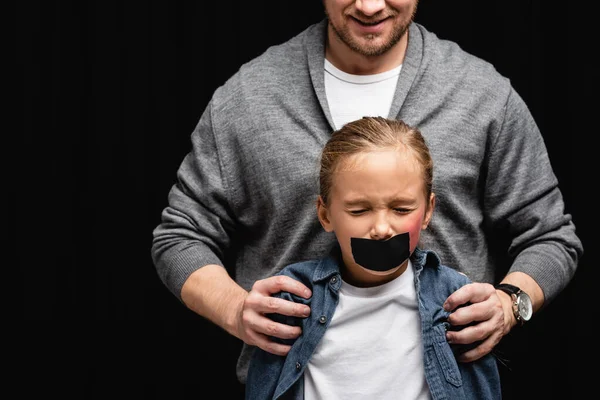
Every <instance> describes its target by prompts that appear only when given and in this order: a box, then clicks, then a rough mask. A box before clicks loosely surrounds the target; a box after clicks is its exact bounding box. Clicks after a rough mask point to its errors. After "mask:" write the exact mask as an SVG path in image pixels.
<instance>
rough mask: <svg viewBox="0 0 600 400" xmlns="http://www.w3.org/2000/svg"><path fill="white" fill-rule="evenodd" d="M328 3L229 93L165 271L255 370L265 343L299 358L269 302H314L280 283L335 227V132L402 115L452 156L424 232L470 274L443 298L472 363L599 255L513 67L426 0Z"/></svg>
mask: <svg viewBox="0 0 600 400" xmlns="http://www.w3.org/2000/svg"><path fill="white" fill-rule="evenodd" d="M323 4H324V9H325V12H326V18H324V19H323V20H322V21H321V22H319V23H317V24H314V25H312V26H309V27H307V28H306V29H305V30H304V31H303V32H300V33H299V34H298V35H297V36H295V37H293V38H291V39H290V40H289V41H287V42H285V43H282V44H279V45H276V46H272V47H270V48H269V49H267V50H266V51H265V52H264V53H263V54H261V55H260V56H259V57H257V58H255V59H254V60H251V61H250V62H248V63H246V64H244V65H243V66H242V67H241V68H240V69H239V71H238V72H237V73H236V74H234V75H233V76H232V77H231V78H230V79H228V80H227V82H225V83H224V84H223V85H222V86H221V87H219V88H218V89H217V90H216V91H215V93H214V95H213V96H212V98H211V100H210V103H209V104H208V105H207V107H206V109H205V111H204V112H203V114H202V116H201V117H200V120H199V122H198V124H197V126H196V128H195V130H194V132H193V133H192V135H191V142H192V148H191V151H190V152H189V154H188V155H187V156H186V157H185V158H184V160H183V161H182V163H181V165H180V168H179V170H178V171H177V178H178V180H177V183H176V184H175V185H173V187H172V189H171V191H170V193H169V199H168V204H167V206H166V207H165V209H164V211H163V213H162V221H161V223H160V224H159V225H158V226H157V227H156V228H155V230H154V232H153V243H152V256H153V260H154V263H155V266H156V269H157V272H158V274H159V276H160V277H161V279H162V281H163V282H164V284H165V285H166V286H167V287H168V288H169V289H170V291H171V292H172V293H173V295H175V296H176V297H177V298H178V299H180V300H181V301H182V302H183V304H185V306H187V307H189V308H190V309H191V310H193V311H194V312H196V313H197V314H198V315H200V316H202V317H205V318H207V319H208V320H210V321H212V322H214V323H215V324H217V325H218V326H220V327H222V328H223V329H224V330H225V331H227V332H228V333H230V334H231V335H234V336H235V337H237V338H239V339H240V340H242V341H243V342H244V346H243V348H242V353H241V354H240V357H239V360H238V364H237V375H238V378H239V380H240V382H242V383H244V382H245V380H246V374H247V369H248V362H249V359H250V355H251V353H252V349H253V348H254V347H259V348H261V349H263V350H265V351H266V352H269V353H272V354H274V355H278V356H284V355H286V354H287V353H288V352H289V351H290V344H289V343H285V341H286V340H293V339H296V338H298V337H299V336H300V335H301V334H302V331H301V329H300V328H299V327H298V326H290V325H287V324H285V323H274V322H273V321H272V320H271V319H269V318H268V317H267V316H266V315H267V314H270V313H273V312H277V313H280V314H283V315H288V316H290V317H307V316H308V315H310V312H311V310H310V308H309V307H307V306H306V305H304V304H300V303H293V302H289V301H286V300H284V299H275V298H274V297H272V294H274V293H278V292H281V291H286V292H290V293H293V294H295V295H297V296H301V297H305V298H309V297H310V296H311V292H310V290H309V289H308V288H307V287H306V286H305V285H304V284H303V283H302V282H299V281H297V280H294V279H292V278H291V277H285V276H274V275H276V274H277V273H278V272H279V271H281V269H282V268H283V267H284V266H285V265H288V264H292V263H294V262H298V261H302V260H307V259H316V258H320V257H322V256H323V255H325V254H327V253H328V252H329V250H330V248H331V246H333V245H334V243H335V236H334V235H333V234H332V233H331V232H325V231H324V230H322V229H321V226H320V224H319V221H318V219H317V218H316V216H315V214H314V202H315V200H316V198H317V196H318V187H317V173H318V172H317V168H316V165H317V164H318V157H319V154H320V152H321V150H322V147H323V145H324V144H325V143H326V142H327V140H328V139H329V137H330V135H331V132H332V131H334V130H336V129H339V128H341V127H342V126H343V125H344V124H345V123H347V122H349V121H352V120H357V119H360V118H361V117H363V116H382V117H387V118H392V119H403V120H404V121H406V122H407V123H409V124H410V125H412V126H415V127H417V128H418V129H420V131H421V132H422V133H423V135H424V136H425V139H426V141H427V144H428V146H429V148H430V150H431V154H432V157H433V160H434V163H435V165H436V174H435V181H434V182H433V186H434V189H435V192H436V194H437V204H438V208H437V209H436V215H435V217H434V218H433V219H432V221H431V223H430V225H429V228H428V230H427V231H424V232H423V233H422V235H421V238H420V240H421V242H423V246H424V247H426V248H428V249H431V250H434V251H435V252H436V253H437V254H439V255H440V257H441V259H442V260H444V263H445V264H447V265H451V266H452V267H453V268H456V269H457V270H458V271H460V272H463V273H464V274H466V275H467V276H468V277H469V278H470V280H471V281H472V283H470V284H468V285H465V286H463V287H461V288H460V289H458V290H457V291H456V292H454V293H453V294H451V295H450V296H449V297H448V298H447V300H446V301H445V304H444V307H445V309H446V311H448V312H451V314H450V316H449V319H448V321H449V323H450V324H451V325H453V326H455V327H460V326H468V327H466V328H464V329H449V330H448V333H447V340H448V341H450V342H452V343H455V344H464V345H468V344H473V343H475V344H476V345H475V346H472V347H470V350H468V351H466V352H464V353H463V354H462V355H461V356H460V357H459V361H460V362H473V361H476V360H478V359H481V358H482V357H484V356H486V355H488V354H490V352H491V351H492V350H493V349H494V347H495V346H496V345H497V344H498V343H499V341H500V340H501V338H502V337H503V336H504V335H506V334H508V333H509V332H510V331H511V329H513V328H515V327H519V326H520V325H522V324H524V323H526V321H528V320H529V319H530V317H531V315H530V313H529V312H528V313H527V314H524V313H522V312H521V310H524V309H525V308H523V307H513V306H515V305H516V304H519V301H521V300H523V299H530V301H531V303H530V308H529V307H528V308H527V309H531V310H532V311H533V313H534V314H533V317H535V312H537V311H538V310H539V309H540V308H541V307H542V306H543V305H546V304H548V303H549V302H551V301H552V300H553V299H554V298H556V296H557V295H558V294H559V293H560V292H561V291H562V290H563V289H564V288H565V287H566V286H567V284H568V283H569V282H570V280H571V279H572V277H573V275H574V273H575V270H576V268H577V265H578V262H579V259H580V257H581V256H582V254H583V247H582V244H581V241H580V240H579V238H578V237H577V235H576V233H575V225H574V223H573V221H572V218H571V215H569V214H567V213H565V204H564V201H563V196H562V193H561V190H560V188H559V184H558V181H557V179H556V176H555V174H554V172H553V170H552V166H551V162H550V160H549V157H548V153H547V150H546V147H545V144H544V140H543V137H542V135H541V133H540V131H539V129H538V126H537V124H536V122H535V121H534V119H533V117H532V115H531V113H530V111H529V109H528V107H527V105H526V104H525V103H524V101H523V99H522V98H521V97H520V96H519V94H518V93H517V92H516V91H515V89H514V88H513V87H512V85H511V82H510V80H509V79H507V78H506V77H504V76H502V75H501V74H499V73H498V71H497V70H496V69H495V68H494V66H493V65H491V64H490V63H488V62H486V61H485V60H482V59H480V58H478V57H475V56H473V55H472V54H469V53H467V52H465V51H463V50H462V49H461V48H460V46H459V45H458V44H457V43H454V42H451V41H447V40H440V39H439V38H438V37H437V36H436V35H435V34H434V33H432V32H430V31H429V30H428V29H427V28H426V27H425V26H423V25H421V24H418V23H416V22H415V21H414V20H413V17H414V15H415V12H416V9H417V4H418V1H417V0H396V1H384V0H363V1H359V0H356V1H351V0H323ZM298 7H301V5H299V6H298ZM507 270H508V273H505V271H507ZM500 282H502V283H504V284H510V286H501V287H500V288H499V289H496V288H495V285H496V284H498V283H500ZM505 291H506V292H505ZM525 295H528V296H525ZM461 305H465V306H463V307H459V306H461ZM202 343H203V344H204V345H206V346H211V345H212V343H206V342H202Z"/></svg>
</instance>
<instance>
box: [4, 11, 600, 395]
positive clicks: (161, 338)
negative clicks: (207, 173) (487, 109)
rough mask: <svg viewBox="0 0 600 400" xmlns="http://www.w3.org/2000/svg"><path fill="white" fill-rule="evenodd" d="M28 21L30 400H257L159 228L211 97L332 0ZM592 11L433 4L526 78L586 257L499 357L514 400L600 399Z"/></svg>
mask: <svg viewBox="0 0 600 400" xmlns="http://www.w3.org/2000/svg"><path fill="white" fill-rule="evenodd" d="M552 3H553V2H552ZM14 11H15V15H14V16H15V18H14V21H13V22H14V26H15V30H14V44H15V50H16V57H15V58H14V59H15V60H16V63H17V85H18V89H19V90H18V96H17V100H18V102H19V105H18V108H17V110H18V111H17V114H16V116H17V119H18V124H17V126H18V127H19V132H18V138H19V139H20V143H19V144H20V145H21V147H20V148H21V149H22V151H20V152H19V154H16V155H13V157H11V154H10V152H11V151H10V150H9V151H5V153H7V154H6V156H7V158H8V159H11V160H14V161H11V162H10V164H9V165H8V171H7V172H8V173H9V175H10V176H11V177H12V179H14V183H13V181H12V180H10V181H9V185H10V186H11V187H10V190H8V192H7V197H8V199H9V201H10V205H9V209H8V211H7V214H8V221H9V224H10V225H9V226H10V232H9V233H10V236H11V237H13V238H16V240H15V243H14V246H13V245H11V246H10V249H9V251H10V253H11V254H13V255H16V257H15V258H16V263H17V266H18V267H20V268H19V273H20V274H21V275H20V277H21V278H22V282H23V290H22V293H21V297H20V298H19V303H20V306H21V317H22V318H21V322H20V324H19V328H22V329H19V330H18V331H17V332H19V333H18V335H19V337H18V338H17V341H16V342H15V344H14V346H15V348H14V349H12V350H18V351H17V352H16V354H17V356H18V357H17V358H18V362H17V363H16V364H15V367H16V369H17V371H18V372H19V373H22V376H23V377H26V378H27V379H25V380H24V381H23V382H24V383H23V384H20V385H19V391H20V392H21V393H22V395H19V396H18V397H20V398H25V397H26V396H27V395H29V394H34V393H36V394H44V395H53V394H54V395H58V396H60V397H62V398H78V399H79V398H116V397H124V396H129V397H132V398H140V399H141V398H181V397H190V398H197V399H202V398H238V397H240V396H241V393H242V392H241V387H240V386H239V385H238V384H237V381H236V378H235V360H236V355H237V352H238V350H239V345H240V343H239V341H238V340H237V339H234V338H232V337H230V336H227V335H226V334H225V333H224V332H223V331H221V330H220V328H217V327H215V326H213V325H211V324H209V323H207V322H206V321H204V320H203V319H202V318H200V317H198V316H197V315H195V314H193V313H192V312H191V311H189V310H187V309H186V308H185V307H183V305H182V304H180V303H179V302H178V301H177V300H176V298H175V297H174V296H173V295H171V294H170V293H169V292H168V291H167V290H166V288H165V287H164V286H163V285H162V283H161V282H160V280H159V279H158V277H157V275H156V271H155V269H154V266H153V264H152V261H151V258H150V246H151V240H152V230H153V229H154V227H155V226H156V225H157V224H158V223H159V218H160V213H161V210H162V208H163V207H164V206H166V203H167V193H168V191H169V189H170V187H171V185H172V184H173V183H174V182H175V173H176V170H177V167H178V166H179V163H180V162H181V160H182V158H183V157H184V155H185V154H186V152H187V151H188V150H189V148H190V142H189V135H190V134H191V132H192V130H193V128H194V126H195V124H196V123H197V121H198V118H199V117H200V115H201V113H202V111H203V109H204V107H205V106H206V104H207V102H208V100H209V98H210V96H211V94H212V92H213V91H214V90H215V89H216V88H217V87H218V86H219V85H221V84H222V83H223V82H224V81H225V80H226V79H227V78H229V77H230V76H231V75H232V74H233V73H234V72H235V71H236V70H237V69H238V68H239V66H240V65H241V64H242V63H244V62H246V61H248V60H250V59H251V58H253V57H255V56H257V55H259V54H261V53H262V52H263V51H264V50H265V49H266V48H267V47H268V46H269V45H272V44H277V43H280V42H283V41H285V40H287V39H288V38H290V37H292V36H293V35H295V34H297V33H298V32H300V31H301V30H303V29H304V28H305V27H306V26H307V25H308V24H310V23H313V22H317V21H319V20H320V19H321V18H322V17H323V12H322V5H321V2H320V1H302V2H293V1H274V0H271V1H263V2H247V1H237V2H235V1H234V2H231V1H222V2H203V1H194V2H192V1H186V2H183V1H181V2H176V1H147V2H126V1H79V2H77V1H73V2H67V1H63V2H51V1H48V2H46V1H23V2H19V3H17V4H16V6H15V9H14ZM591 15H593V14H592V13H591V11H590V10H583V9H581V8H579V9H577V10H572V9H561V8H556V7H555V6H554V5H551V4H550V2H544V1H526V0H512V1H491V0H486V1H481V0H470V1H459V2H451V1H444V0H437V1H435V0H422V1H421V4H420V6H419V11H418V13H417V21H418V22H421V23H423V24H424V25H425V26H426V27H427V28H428V29H429V30H431V31H433V32H435V33H437V34H438V36H440V37H441V38H447V39H451V40H454V41H456V42H458V43H459V44H460V45H461V46H462V47H463V48H464V49H466V50H467V51H469V52H471V53H473V54H475V55H478V56H480V57H482V58H484V59H486V60H488V61H491V62H492V63H493V64H494V65H495V66H496V67H497V69H498V70H499V71H500V72H501V73H502V74H504V75H505V76H507V77H509V78H510V79H511V81H512V83H513V85H514V86H515V88H516V89H517V91H518V92H519V93H520V94H521V96H522V97H523V98H524V99H525V101H526V102H527V104H528V105H529V107H530V109H531V111H532V113H533V115H534V117H535V118H536V120H537V122H538V124H539V126H540V128H541V131H542V133H543V135H544V139H545V141H546V144H547V146H548V151H549V152H550V156H551V160H552V164H553V166H554V168H555V172H556V175H557V176H558V178H559V181H560V182H561V188H562V190H563V194H564V198H565V201H566V207H567V212H568V213H570V214H571V215H572V216H573V218H574V220H575V223H576V226H577V229H578V233H579V235H580V237H581V239H582V241H583V243H584V246H585V249H586V256H585V257H584V258H583V259H582V261H581V263H580V268H579V270H578V272H577V274H576V276H575V278H574V280H573V281H572V283H571V284H570V285H569V286H568V287H567V289H566V290H565V291H564V292H563V293H562V294H561V295H560V296H559V298H558V299H557V300H556V301H555V302H554V303H552V304H551V305H550V306H549V307H548V308H547V309H545V310H544V311H543V312H541V313H540V314H538V315H537V316H536V318H535V319H534V320H533V321H532V322H531V323H530V324H529V325H526V326H525V327H523V329H521V330H519V331H513V333H511V335H509V336H508V337H506V338H505V340H503V342H502V343H501V344H500V345H499V346H498V351H499V352H500V353H501V354H502V355H503V357H504V358H505V359H506V360H507V366H504V367H503V368H502V374H503V386H504V391H505V398H506V399H525V398H562V397H565V396H568V397H571V396H576V395H582V394H583V393H585V392H587V391H588V390H591V384H592V383H593V377H592V375H591V371H590V369H586V368H585V367H584V366H583V362H584V361H587V360H588V359H591V352H592V351H593V352H595V351H596V349H595V347H596V344H595V341H592V336H591V332H592V329H591V325H590V324H591V323H592V322H593V320H594V319H595V318H594V313H593V312H592V311H591V310H592V309H593V308H592V306H591V304H592V303H591V297H592V296H591V295H592V293H593V290H594V288H593V286H592V284H593V283H592V279H591V268H593V266H592V265H591V263H590V261H589V259H590V254H591V253H592V252H593V250H594V249H593V248H592V246H593V243H591V240H592V237H591V235H592V226H591V219H592V217H591V215H593V214H592V212H593V210H592V208H591V198H592V195H591V194H590V191H591V190H595V186H597V184H596V183H595V182H596V180H597V176H596V175H597V174H596V173H595V172H596V171H597V169H596V170H594V169H593V167H592V166H591V165H592V162H591V161H593V156H592V151H591V149H592V140H594V142H595V138H594V136H595V135H596V130H595V129H594V128H592V127H591V126H593V125H591V124H590V121H591V117H592V116H593V115H594V114H593V112H595V109H594V110H592V105H594V106H595V105H597V100H593V99H594V96H593V95H594V94H595V90H593V86H592V82H591V79H592V77H593V75H592V61H591V58H592V56H591V55H589V56H588V55H586V53H583V51H584V50H590V49H593V48H594V47H593V46H596V47H597V45H595V44H593V41H592V39H591V36H590V34H591V33H592V31H593V30H594V28H595V26H594V25H593V24H590V23H589V22H590V21H591ZM594 52H595V51H594ZM5 79H6V80H8V81H12V79H13V78H12V76H11V75H8V76H5ZM9 83H13V82H9ZM595 99H597V96H596V97H595ZM594 108H595V107H594ZM19 113H20V114H19ZM590 125H591V126H590ZM8 134H9V135H10V132H9V133H8ZM14 156H16V157H14ZM17 345H18V347H17ZM9 346H13V344H10V345H9ZM588 368H589V367H588ZM211 393H213V394H211ZM215 393H216V394H215Z"/></svg>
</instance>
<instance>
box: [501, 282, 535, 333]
mask: <svg viewBox="0 0 600 400" xmlns="http://www.w3.org/2000/svg"><path fill="white" fill-rule="evenodd" d="M496 289H499V290H502V291H503V292H505V293H508V295H509V296H510V298H511V299H512V301H513V304H512V308H513V314H514V315H515V318H516V319H517V323H519V324H520V325H523V324H524V323H525V322H527V321H529V320H530V319H531V316H532V315H533V305H532V304H531V297H529V295H528V294H527V293H525V292H524V291H522V290H521V289H520V288H518V287H516V286H514V285H511V284H508V283H501V284H499V285H497V286H496Z"/></svg>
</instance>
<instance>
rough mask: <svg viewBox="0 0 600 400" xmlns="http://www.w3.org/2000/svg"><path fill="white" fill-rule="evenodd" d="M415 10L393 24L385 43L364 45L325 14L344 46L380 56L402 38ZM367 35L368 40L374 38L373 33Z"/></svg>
mask: <svg viewBox="0 0 600 400" xmlns="http://www.w3.org/2000/svg"><path fill="white" fill-rule="evenodd" d="M416 11H417V10H416V7H415V10H414V11H413V14H412V15H411V17H410V19H409V20H408V21H407V22H406V23H400V24H397V25H394V27H393V31H392V35H391V37H390V38H389V40H388V41H386V42H385V43H383V44H379V45H375V44H371V43H367V44H366V45H365V44H361V43H359V42H358V41H357V40H355V39H354V37H353V36H352V34H351V33H350V32H349V30H348V29H347V27H340V28H339V29H338V27H336V26H335V25H334V24H333V23H332V22H331V21H332V20H331V18H329V15H328V14H327V10H325V16H326V17H327V19H328V20H329V26H331V29H333V31H334V32H335V34H336V36H337V37H338V38H339V39H340V40H341V41H342V42H343V43H344V44H346V46H348V47H349V48H350V49H352V51H354V52H356V53H358V54H360V55H362V56H366V57H376V56H380V55H383V54H385V53H387V52H388V51H389V50H390V49H392V48H393V47H394V46H395V45H396V44H397V43H398V42H399V41H400V39H402V36H404V34H405V33H406V31H407V30H408V26H409V25H410V23H411V22H412V21H413V19H414V17H415V13H416ZM394 16H395V15H394ZM369 36H371V37H369V40H371V39H375V38H376V36H375V35H369Z"/></svg>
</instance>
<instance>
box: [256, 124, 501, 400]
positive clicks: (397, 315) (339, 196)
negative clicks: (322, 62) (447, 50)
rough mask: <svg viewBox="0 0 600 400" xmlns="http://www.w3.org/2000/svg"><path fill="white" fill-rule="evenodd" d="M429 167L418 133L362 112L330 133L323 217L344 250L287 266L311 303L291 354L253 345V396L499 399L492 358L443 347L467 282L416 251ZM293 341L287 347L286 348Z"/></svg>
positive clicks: (428, 195) (430, 196) (427, 211)
mask: <svg viewBox="0 0 600 400" xmlns="http://www.w3.org/2000/svg"><path fill="white" fill-rule="evenodd" d="M432 182H433V162H432V159H431V155H430V153H429V150H428V147H427V145H426V143H425V141H424V139H423V136H422V135H421V133H420V132H419V130H418V129H416V128H414V127H411V126H409V125H407V124H405V123H404V122H402V121H398V120H389V119H385V118H381V117H364V118H362V119H360V120H357V121H353V122H350V123H348V124H346V125H345V126H344V127H342V128H341V129H340V130H338V131H336V132H334V133H333V134H332V137H331V139H330V140H329V141H328V142H327V144H326V145H325V147H324V149H323V151H322V155H321V169H320V175H319V183H320V195H319V196H318V200H317V215H318V218H319V221H320V222H321V225H322V226H323V229H325V230H326V231H327V232H332V233H333V234H335V237H336V239H337V243H338V245H337V246H336V247H335V248H334V249H333V250H332V252H331V254H329V255H328V256H327V257H325V258H323V259H319V260H310V261H305V262H299V263H295V264H292V265H288V266H287V267H285V268H284V269H283V270H282V271H281V272H280V274H283V275H288V276H291V277H293V278H295V279H297V280H300V281H301V282H302V283H304V284H305V285H306V286H307V287H309V288H310V289H311V291H312V297H311V298H310V299H308V300H307V299H304V298H301V297H298V296H295V295H293V294H290V293H289V292H282V293H279V294H277V296H280V297H282V298H285V299H287V300H292V301H295V302H299V303H303V304H307V305H309V306H310V308H311V315H310V316H308V317H307V318H303V319H302V318H296V317H287V316H283V315H281V314H271V315H270V317H271V318H272V319H274V320H276V321H278V322H283V323H286V324H289V325H297V326H300V327H301V329H302V335H301V336H300V337H298V338H297V339H295V340H292V341H289V343H288V344H291V345H292V348H291V350H290V351H289V353H288V354H287V356H285V357H282V356H277V355H274V354H271V353H268V352H265V351H263V350H261V349H259V348H255V350H254V353H253V358H252V360H251V362H250V366H249V371H248V378H247V381H246V398H247V399H251V400H257V399H276V398H286V399H287V398H292V399H327V400H332V399H365V398H370V399H378V400H381V399H486V400H490V399H499V398H501V394H500V378H499V372H498V368H497V364H496V359H495V358H494V356H493V355H492V354H488V355H487V356H484V357H483V358H481V359H479V360H477V361H475V362H472V363H458V362H457V361H456V358H455V355H456V354H457V353H458V352H460V351H461V350H463V349H460V347H459V346H453V345H452V344H450V343H448V342H447V340H446V330H447V329H449V327H450V324H449V323H448V322H447V317H448V315H449V312H447V311H445V310H444V309H443V307H442V305H443V303H444V301H445V300H446V298H447V297H448V296H449V295H450V294H451V293H453V292H454V291H455V290H457V289H458V288H459V287H461V286H462V285H465V284H467V283H469V282H470V280H469V279H468V278H467V277H466V276H465V275H464V274H461V273H459V272H457V271H455V270H453V269H451V268H449V267H446V266H443V265H442V264H441V261H440V259H439V257H438V256H437V255H436V254H435V253H433V252H431V251H427V250H424V249H420V248H419V247H418V243H419V237H420V233H421V230H422V229H426V228H427V225H428V224H429V221H430V220H431V217H432V214H433V209H434V206H435V194H434V193H433V191H432ZM283 342H285V341H283Z"/></svg>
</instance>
